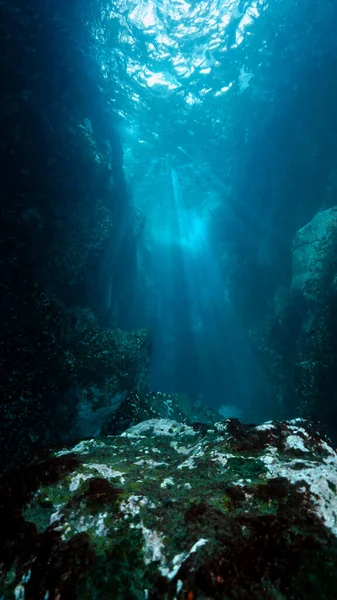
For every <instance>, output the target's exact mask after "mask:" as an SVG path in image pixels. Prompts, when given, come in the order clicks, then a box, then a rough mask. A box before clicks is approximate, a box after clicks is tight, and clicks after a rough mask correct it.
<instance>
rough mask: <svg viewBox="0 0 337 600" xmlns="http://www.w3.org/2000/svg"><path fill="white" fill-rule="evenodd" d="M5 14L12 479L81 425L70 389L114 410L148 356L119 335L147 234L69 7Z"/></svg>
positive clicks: (35, 4) (1, 274) (141, 337)
mask: <svg viewBox="0 0 337 600" xmlns="http://www.w3.org/2000/svg"><path fill="white" fill-rule="evenodd" d="M2 9H3V28H4V31H5V35H4V39H3V45H2V53H1V75H2V76H1V82H2V96H3V102H2V105H1V110H2V114H3V117H4V119H3V130H2V151H3V157H4V164H3V169H2V172H1V177H2V186H1V206H0V250H1V261H0V287H1V297H2V315H1V323H0V337H1V352H0V373H1V374H0V396H1V398H0V440H1V446H2V449H3V451H2V455H1V457H0V472H1V467H2V466H8V464H9V463H10V462H11V461H13V460H14V458H15V460H16V459H17V460H21V459H22V458H24V457H26V456H27V455H28V454H29V453H31V452H32V451H33V450H34V448H36V447H39V446H41V444H48V443H53V440H55V434H56V433H59V431H58V430H59V429H60V428H63V429H67V428H68V427H69V428H71V427H72V426H73V422H72V417H73V414H70V412H71V411H72V412H76V409H77V405H76V403H77V401H76V402H73V403H72V405H71V403H69V402H67V398H68V395H67V394H68V390H69V389H70V390H74V389H80V390H82V391H83V390H84V392H85V393H86V394H87V402H88V401H89V402H90V403H91V404H92V406H91V410H93V409H96V408H100V407H107V406H108V407H109V406H110V404H111V403H110V400H109V399H111V398H113V397H114V396H115V395H116V394H119V393H121V392H123V391H125V389H130V388H133V387H134V388H137V389H138V388H139V387H142V385H145V383H146V381H145V380H146V368H147V362H148V356H149V340H148V335H147V333H146V332H145V331H142V332H133V333H132V332H130V333H128V334H126V333H124V332H123V331H119V330H116V329H115V328H116V319H115V317H114V312H116V310H117V309H118V299H119V298H118V286H117V283H116V271H120V269H119V263H120V262H121V261H123V265H124V267H125V269H129V266H130V262H131V263H132V256H133V251H134V242H135V236H136V234H137V224H136V219H135V218H133V213H132V209H131V207H130V203H129V198H128V194H127V189H126V184H125V180H124V174H123V153H122V148H121V144H120V141H119V138H118V135H117V133H116V130H115V127H114V120H113V115H112V113H111V110H110V109H109V107H108V106H107V102H106V101H105V100H104V89H103V88H104V83H103V82H101V83H102V85H101V87H100V88H99V85H98V84H99V82H100V74H99V72H98V68H97V66H95V64H94V63H93V61H92V60H91V58H90V57H89V55H88V54H86V51H87V47H86V45H85V43H84V40H83V36H84V35H85V33H84V32H83V30H82V29H81V26H80V22H79V19H78V18H76V15H75V13H74V12H73V6H71V5H70V4H69V3H68V2H64V3H62V2H58V3H56V2H54V1H51V2H40V0H32V1H29V2H28V1H27V2H18V3H13V2H3V3H2ZM80 41H82V42H83V44H82V45H81V43H80ZM126 217H127V219H126ZM126 220H127V222H128V224H129V228H126V227H124V226H123V223H125V221H126ZM116 264H117V268H116ZM130 273H131V267H130ZM130 276H131V275H130ZM102 325H104V326H105V327H107V328H106V329H104V328H103V327H102ZM92 389H94V390H95V393H94V394H93V393H92ZM79 396H80V394H79V395H77V399H78V398H79ZM59 406H60V408H61V409H62V410H63V413H62V410H59V411H57V408H58V407H59ZM64 407H65V408H64ZM55 411H56V412H57V417H56V416H55ZM87 412H88V411H87ZM62 414H63V417H62ZM70 417H71V418H70ZM69 418H70V420H69Z"/></svg>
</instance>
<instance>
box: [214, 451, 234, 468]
mask: <svg viewBox="0 0 337 600" xmlns="http://www.w3.org/2000/svg"><path fill="white" fill-rule="evenodd" d="M210 456H211V460H212V461H213V462H218V463H220V465H221V466H222V467H225V466H226V465H227V463H228V459H229V458H231V457H232V456H234V455H233V454H222V452H219V451H218V450H212V451H211V453H210Z"/></svg>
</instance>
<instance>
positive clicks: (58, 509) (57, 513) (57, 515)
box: [49, 504, 64, 525]
mask: <svg viewBox="0 0 337 600" xmlns="http://www.w3.org/2000/svg"><path fill="white" fill-rule="evenodd" d="M63 506H64V505H63V504H57V505H56V506H55V508H56V510H55V512H53V514H51V515H50V519H49V525H52V524H53V523H56V522H57V521H59V520H60V519H61V518H62V517H63V515H62V513H61V510H62V508H63Z"/></svg>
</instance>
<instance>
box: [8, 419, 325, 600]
mask: <svg viewBox="0 0 337 600" xmlns="http://www.w3.org/2000/svg"><path fill="white" fill-rule="evenodd" d="M1 521H2V524H1V540H0V568H1V579H0V598H2V599H5V600H7V598H8V599H9V598H15V599H16V600H21V599H25V600H40V599H41V600H52V599H53V600H68V599H69V600H70V599H71V600H76V599H79V600H82V599H83V600H91V599H92V600H96V599H97V600H108V599H109V600H114V599H116V600H119V599H120V600H128V599H129V600H138V599H146V598H147V599H149V600H160V599H168V600H169V599H172V600H173V599H177V600H182V599H187V600H202V599H203V600H206V599H208V600H211V599H216V600H218V599H224V600H232V599H233V600H246V599H250V598H254V599H255V598H256V599H261V600H262V599H268V600H282V599H286V600H292V599H294V600H299V599H306V600H310V599H315V600H317V598H319V599H320V600H330V599H332V598H334V597H335V588H336V586H337V568H336V565H337V453H336V450H335V449H334V448H333V447H332V446H331V444H330V443H329V442H328V441H326V440H324V439H323V438H322V437H321V436H320V435H319V434H318V433H317V430H316V428H315V427H314V426H313V425H312V424H310V423H308V422H305V421H303V420H300V419H295V420H292V421H287V422H269V423H265V424H264V425H260V426H258V427H255V426H252V425H242V424H241V423H240V422H239V421H238V420H236V419H229V420H227V421H224V422H221V423H217V424H215V425H213V426H209V425H201V424H194V425H193V426H188V425H185V424H179V423H177V422H175V421H171V420H168V419H152V420H149V421H145V422H143V423H140V424H139V425H136V426H134V427H131V428H130V429H128V430H127V431H125V432H124V433H122V434H121V435H118V436H109V437H106V438H100V439H90V440H85V441H82V442H80V443H78V444H77V445H75V446H73V447H71V448H63V449H59V450H58V451H55V452H54V453H52V454H48V456H47V455H45V456H42V457H40V458H39V459H36V460H35V461H33V462H31V463H30V464H28V465H26V466H25V468H23V469H21V470H20V472H16V473H14V474H13V475H12V476H11V477H9V478H8V479H7V481H6V482H5V483H4V484H3V486H2V490H1ZM1 594H2V595H1Z"/></svg>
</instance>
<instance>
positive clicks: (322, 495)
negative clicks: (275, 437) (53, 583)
mask: <svg viewBox="0 0 337 600" xmlns="http://www.w3.org/2000/svg"><path fill="white" fill-rule="evenodd" d="M261 460H262V461H263V462H264V464H265V466H266V468H267V469H268V475H269V477H270V478H274V477H285V478H286V479H288V481H289V482H290V483H292V484H295V483H297V482H302V481H303V482H304V483H305V484H306V487H304V488H302V489H303V491H304V492H305V491H307V490H308V491H309V493H310V496H311V501H312V505H313V510H314V512H315V513H316V514H317V516H318V517H320V518H321V519H322V521H323V523H324V524H325V526H326V527H327V528H328V529H330V530H331V531H332V533H334V535H336V536H337V494H336V489H337V453H336V452H334V451H333V450H332V448H330V453H329V456H328V457H327V458H324V459H322V462H321V463H315V462H312V463H311V462H309V461H306V462H305V463H303V465H304V466H303V468H302V469H294V468H293V467H294V465H296V463H298V460H296V459H295V460H292V461H289V462H288V463H287V462H284V461H282V462H281V461H280V460H279V459H278V453H277V450H276V448H268V450H267V453H266V454H265V456H261ZM306 488H307V490H306Z"/></svg>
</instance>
